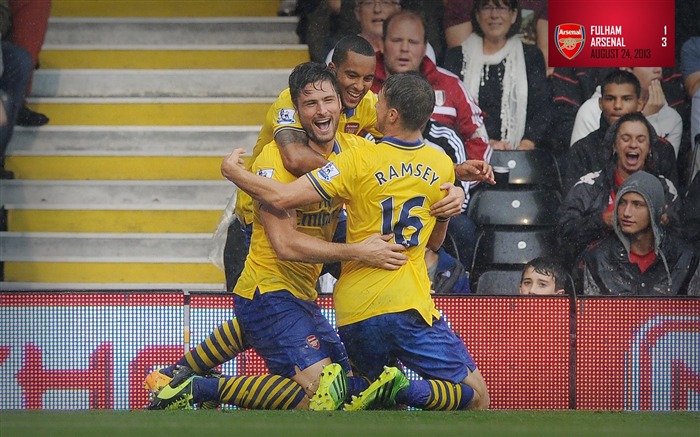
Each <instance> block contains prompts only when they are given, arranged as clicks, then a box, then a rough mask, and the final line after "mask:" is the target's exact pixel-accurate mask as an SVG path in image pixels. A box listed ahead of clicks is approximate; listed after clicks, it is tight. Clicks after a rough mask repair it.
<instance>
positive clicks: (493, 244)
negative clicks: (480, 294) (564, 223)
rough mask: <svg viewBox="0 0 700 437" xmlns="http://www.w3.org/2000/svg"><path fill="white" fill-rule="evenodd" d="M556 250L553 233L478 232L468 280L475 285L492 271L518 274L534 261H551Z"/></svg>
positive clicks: (542, 230) (516, 231)
mask: <svg viewBox="0 0 700 437" xmlns="http://www.w3.org/2000/svg"><path fill="white" fill-rule="evenodd" d="M556 248H557V239H556V234H555V232H554V229H533V230H499V229H485V230H482V231H481V232H480V233H479V237H478V238H477V241H476V247H475V250H474V260H473V262H472V268H471V272H470V275H471V279H472V281H478V280H479V278H480V276H481V274H482V273H483V272H486V271H488V270H494V269H501V270H503V269H506V270H519V271H522V269H523V267H525V264H527V263H528V262H530V261H531V260H533V259H534V258H537V257H541V256H543V257H553V256H554V255H555V254H556Z"/></svg>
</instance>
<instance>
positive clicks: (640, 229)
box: [582, 171, 700, 295]
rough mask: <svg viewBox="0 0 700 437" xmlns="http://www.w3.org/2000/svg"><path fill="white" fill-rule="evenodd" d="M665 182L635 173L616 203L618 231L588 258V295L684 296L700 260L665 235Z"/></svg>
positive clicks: (585, 275)
mask: <svg viewBox="0 0 700 437" xmlns="http://www.w3.org/2000/svg"><path fill="white" fill-rule="evenodd" d="M663 210H664V189H663V186H662V184H661V181H660V180H659V179H658V178H657V177H656V176H654V175H651V174H649V173H647V172H644V171H638V172H636V173H634V174H632V175H631V176H630V177H628V178H627V180H625V182H624V183H623V184H622V185H621V186H620V190H619V191H618V193H617V197H616V199H615V208H614V219H613V226H614V231H615V232H614V233H613V234H610V235H609V236H608V237H606V238H605V239H604V240H602V241H601V242H600V243H599V244H597V245H594V246H591V247H589V248H588V249H587V250H586V252H585V253H584V255H583V266H582V268H583V280H584V285H583V291H584V294H588V295H683V294H695V295H697V294H700V290H690V289H689V284H690V280H691V278H692V277H693V275H694V274H695V275H697V274H700V273H699V272H698V257H697V256H696V255H695V254H694V252H693V250H692V249H691V248H690V247H689V246H688V245H687V244H686V243H685V242H683V241H682V240H680V239H678V238H676V237H675V236H674V235H672V234H671V233H669V232H665V231H664V227H663V225H662V224H661V214H662V212H663Z"/></svg>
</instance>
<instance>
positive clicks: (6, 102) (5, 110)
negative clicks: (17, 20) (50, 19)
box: [0, 2, 32, 179]
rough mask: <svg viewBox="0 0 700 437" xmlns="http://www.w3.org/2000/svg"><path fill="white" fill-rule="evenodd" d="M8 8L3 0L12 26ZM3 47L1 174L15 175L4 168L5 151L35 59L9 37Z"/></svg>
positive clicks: (4, 176)
mask: <svg viewBox="0 0 700 437" xmlns="http://www.w3.org/2000/svg"><path fill="white" fill-rule="evenodd" d="M8 11H9V9H8V7H7V2H0V15H2V18H3V21H2V23H1V24H0V25H1V26H2V28H3V30H4V29H7V28H9V13H8ZM3 12H4V13H3ZM0 50H1V51H2V53H1V54H0V103H1V104H0V178H2V179H12V178H13V177H14V174H13V173H12V172H11V171H9V170H6V169H5V151H6V150H7V145H8V144H9V143H10V140H11V139H12V134H13V133H14V129H15V124H16V122H17V118H18V115H19V112H20V110H21V108H22V105H23V104H24V93H25V91H26V89H27V86H28V83H29V78H30V77H31V74H32V59H31V56H29V53H27V51H26V50H24V49H23V48H21V47H19V46H18V45H16V44H13V43H11V42H8V41H2V44H1V46H0Z"/></svg>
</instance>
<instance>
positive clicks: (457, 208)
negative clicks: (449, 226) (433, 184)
mask: <svg viewBox="0 0 700 437" xmlns="http://www.w3.org/2000/svg"><path fill="white" fill-rule="evenodd" d="M440 189H441V190H446V191H447V195H445V197H443V198H442V199H440V200H438V201H437V202H435V203H433V204H432V205H430V215H432V216H434V217H454V216H456V215H459V214H460V213H461V212H462V204H464V199H465V197H466V194H465V193H464V190H463V189H462V187H458V186H456V185H455V184H452V183H449V182H447V183H444V184H442V185H440Z"/></svg>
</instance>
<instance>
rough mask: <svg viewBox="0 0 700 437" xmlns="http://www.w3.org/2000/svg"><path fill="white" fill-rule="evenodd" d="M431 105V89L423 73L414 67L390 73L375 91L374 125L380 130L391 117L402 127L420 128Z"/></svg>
mask: <svg viewBox="0 0 700 437" xmlns="http://www.w3.org/2000/svg"><path fill="white" fill-rule="evenodd" d="M434 108H435V91H433V87H432V86H431V85H430V83H429V82H428V80H427V79H426V78H425V77H423V75H421V74H420V73H418V72H414V71H411V72H407V73H399V74H392V75H391V76H389V77H388V78H387V80H386V81H385V82H384V85H383V86H382V90H381V91H380V92H379V100H378V101H377V129H379V131H380V132H383V129H384V128H385V127H386V124H387V123H389V122H390V120H391V119H395V120H396V122H397V123H398V125H399V126H400V127H401V128H403V129H405V130H409V131H416V130H422V129H423V126H425V123H427V121H428V119H429V118H430V115H431V114H432V113H433V109H434Z"/></svg>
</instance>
